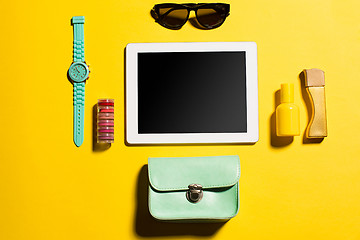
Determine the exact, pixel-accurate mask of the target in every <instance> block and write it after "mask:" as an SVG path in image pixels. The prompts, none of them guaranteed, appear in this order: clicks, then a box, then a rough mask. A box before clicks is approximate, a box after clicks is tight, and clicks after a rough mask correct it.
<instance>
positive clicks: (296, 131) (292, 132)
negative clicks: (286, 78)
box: [276, 83, 300, 137]
mask: <svg viewBox="0 0 360 240" xmlns="http://www.w3.org/2000/svg"><path fill="white" fill-rule="evenodd" d="M276 135H277V136H279V137H286V136H299V135H300V114H299V107H298V106H296V105H295V104H294V84H292V83H285V84H281V91H280V105H279V106H278V107H277V108H276Z"/></svg>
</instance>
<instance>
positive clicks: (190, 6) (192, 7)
mask: <svg viewBox="0 0 360 240" xmlns="http://www.w3.org/2000/svg"><path fill="white" fill-rule="evenodd" d="M216 5H218V6H219V5H220V6H222V7H224V8H225V17H224V19H222V22H221V23H220V24H218V25H216V26H205V25H203V24H202V23H201V22H200V21H199V18H198V14H197V11H198V9H214V8H212V6H216ZM160 8H170V10H168V11H167V12H166V13H164V14H160ZM177 9H186V10H187V12H188V13H187V16H186V19H185V21H184V23H183V24H182V25H180V26H178V27H174V26H169V25H167V24H166V23H165V22H164V21H163V20H164V18H165V17H166V16H167V15H168V14H169V13H170V12H172V11H174V10H177ZM153 11H154V13H155V16H154V18H155V22H157V23H159V24H160V25H161V26H163V27H166V28H170V29H176V30H177V29H180V28H181V27H182V26H184V25H185V23H186V22H187V21H188V20H189V15H190V12H191V11H195V16H196V20H197V22H198V23H199V24H200V25H201V26H202V27H203V28H206V29H214V28H218V27H220V26H221V25H222V24H223V23H224V22H225V19H226V18H227V16H229V15H230V4H227V3H186V4H179V3H161V4H156V5H155V6H154V8H153Z"/></svg>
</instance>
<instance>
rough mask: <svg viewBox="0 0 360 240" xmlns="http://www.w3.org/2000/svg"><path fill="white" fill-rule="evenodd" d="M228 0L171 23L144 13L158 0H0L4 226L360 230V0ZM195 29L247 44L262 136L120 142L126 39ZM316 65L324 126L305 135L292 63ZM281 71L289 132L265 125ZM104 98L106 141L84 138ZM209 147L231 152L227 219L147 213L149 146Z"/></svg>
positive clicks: (201, 232) (93, 232) (78, 232)
mask: <svg viewBox="0 0 360 240" xmlns="http://www.w3.org/2000/svg"><path fill="white" fill-rule="evenodd" d="M228 2H229V3H230V4H231V9H230V16H229V17H228V18H227V20H226V22H225V23H224V24H223V25H222V26H221V27H220V28H218V29H215V30H210V31H204V30H199V29H197V28H195V27H193V26H192V25H191V24H190V23H189V22H188V23H187V24H186V25H185V26H184V27H183V28H182V29H181V30H179V31H173V30H168V29H165V28H163V27H161V26H160V25H158V24H156V23H155V22H154V20H153V19H152V17H151V16H150V9H151V8H152V7H153V5H154V4H155V3H160V2H156V1H150V0H149V1H144V0H137V1H121V0H112V1H111V0H101V1H80V0H77V1H68V0H65V1H39V0H34V1H5V0H2V1H1V3H0V26H1V28H0V29H1V37H0V74H1V75H0V79H1V87H0V100H1V118H0V126H1V128H2V130H1V137H0V239H4V240H11V239H27V240H29V239H37V240H40V239H77V240H78V239H87V240H90V239H139V238H146V237H154V238H156V237H157V236H159V237H160V236H161V238H162V239H167V238H170V237H171V238H174V239H197V238H212V239H243V240H245V239H360V159H359V155H360V148H359V142H360V132H359V129H360V128H359V122H360V121H359V120H360V111H359V106H358V105H359V101H360V94H359V89H360V80H359V66H360V61H359V60H360V59H359V56H360V24H359V23H360V14H359V9H360V2H359V1H357V0H348V1H341V0H333V1H329V0H302V1H289V0H273V1H264V0H253V1H235V0H234V1H228ZM76 15H84V16H85V17H86V22H85V56H86V60H87V62H88V63H89V64H90V67H91V71H92V72H91V75H90V79H89V80H88V82H87V84H86V105H85V140H84V143H83V145H82V146H81V147H80V148H77V147H75V145H74V143H73V141H72V134H73V132H72V126H73V121H72V119H73V118H72V117H73V107H72V85H71V84H70V82H69V81H68V80H67V76H66V73H67V69H68V67H69V66H70V63H71V61H72V41H73V28H72V26H71V25H70V19H71V17H72V16H76ZM192 41H193V42H200V41H255V42H256V43H257V45H258V74H259V118H260V126H259V128H260V140H259V142H258V143H256V144H255V145H204V146H196V145H195V146H131V147H129V146H126V145H125V143H124V48H125V46H126V44H127V43H131V42H192ZM314 67H316V68H320V69H323V70H324V71H325V82H326V99H327V111H328V112H327V113H328V130H329V136H328V137H327V138H325V139H324V141H323V142H321V143H311V144H304V143H303V136H302V135H303V131H304V130H305V127H306V125H307V121H308V116H307V108H306V102H305V101H304V99H303V96H302V90H301V84H300V80H299V74H300V72H301V71H302V70H303V69H305V68H314ZM286 82H288V83H294V85H295V102H296V103H297V104H298V106H299V107H300V113H301V121H300V123H301V132H302V134H301V136H299V137H295V138H294V140H293V142H292V143H290V144H286V143H284V142H283V141H281V140H279V139H277V138H276V137H274V136H273V135H272V131H273V129H272V125H273V118H272V115H273V112H274V110H275V106H276V103H275V102H276V101H275V92H276V91H277V90H278V89H279V88H280V84H281V83H286ZM103 97H109V98H115V101H116V102H115V104H116V105H115V107H116V109H115V112H116V115H115V117H116V122H115V124H116V129H115V131H116V134H115V143H114V144H113V145H112V146H111V148H110V149H108V150H106V151H93V139H92V133H93V122H92V121H93V120H92V119H93V106H94V104H96V102H97V99H98V98H103ZM211 155H239V156H240V159H241V167H242V177H241V180H240V184H241V186H240V194H241V208H240V212H239V214H238V215H237V216H236V217H235V218H234V219H232V220H230V221H229V222H227V223H226V224H224V225H221V226H219V225H216V227H214V226H208V225H206V224H205V225H204V224H201V225H199V226H198V233H197V230H196V229H195V227H192V226H191V225H187V227H188V228H189V231H188V232H187V230H186V228H184V227H181V226H174V225H169V224H159V223H154V222H152V221H151V218H149V217H146V216H145V215H146V213H144V211H143V210H144V209H145V208H144V207H143V206H139V205H141V204H139V202H140V203H143V202H144V200H143V199H142V198H143V197H145V196H143V195H144V193H141V191H139V190H138V182H140V185H141V186H143V185H144V183H143V181H142V180H144V179H145V178H144V177H143V176H142V174H140V177H139V173H140V172H144V171H141V169H142V167H143V166H144V165H145V164H146V163H147V158H148V157H176V156H211ZM139 179H140V180H141V179H142V180H141V181H139ZM138 200H139V201H138ZM139 210H141V211H143V213H141V214H138V211H139ZM139 216H140V218H138V217H139ZM166 229H167V230H166ZM169 229H170V230H171V231H172V233H171V231H169ZM161 230H164V231H165V232H161ZM166 231H167V232H166Z"/></svg>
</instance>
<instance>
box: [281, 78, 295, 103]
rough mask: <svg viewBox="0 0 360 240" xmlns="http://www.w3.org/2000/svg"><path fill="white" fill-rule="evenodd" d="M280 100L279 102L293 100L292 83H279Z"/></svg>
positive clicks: (291, 101) (290, 101)
mask: <svg viewBox="0 0 360 240" xmlns="http://www.w3.org/2000/svg"><path fill="white" fill-rule="evenodd" d="M280 102H281V103H293V102H294V84H292V83H283V84H281V91H280Z"/></svg>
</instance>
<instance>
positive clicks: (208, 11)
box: [153, 3, 230, 29]
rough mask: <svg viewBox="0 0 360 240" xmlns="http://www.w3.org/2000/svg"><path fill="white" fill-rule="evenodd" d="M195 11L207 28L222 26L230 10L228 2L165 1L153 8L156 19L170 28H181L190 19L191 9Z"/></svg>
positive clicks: (202, 24)
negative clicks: (184, 2)
mask: <svg viewBox="0 0 360 240" xmlns="http://www.w3.org/2000/svg"><path fill="white" fill-rule="evenodd" d="M192 10H193V11H195V15H196V19H197V22H198V23H199V24H200V25H201V27H203V28H205V29H213V28H217V27H220V26H221V25H222V24H223V23H224V21H225V19H226V17H227V16H229V12H230V4H226V3H198V4H196V3H187V4H176V3H163V4H156V5H155V6H154V8H153V11H154V12H155V16H154V18H155V21H156V22H158V23H159V24H160V25H162V26H164V27H166V28H170V29H180V28H181V27H182V26H183V25H184V24H185V23H186V21H187V20H188V19H189V14H190V11H192Z"/></svg>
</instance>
